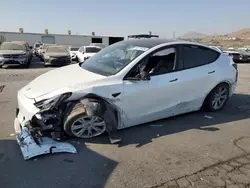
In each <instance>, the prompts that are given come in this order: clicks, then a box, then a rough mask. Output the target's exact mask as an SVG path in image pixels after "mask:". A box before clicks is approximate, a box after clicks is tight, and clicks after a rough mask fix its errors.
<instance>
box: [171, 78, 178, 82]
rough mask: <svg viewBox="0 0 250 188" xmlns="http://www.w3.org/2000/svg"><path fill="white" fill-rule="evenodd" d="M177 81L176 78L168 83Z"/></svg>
mask: <svg viewBox="0 0 250 188" xmlns="http://www.w3.org/2000/svg"><path fill="white" fill-rule="evenodd" d="M177 80H178V78H175V79H174V80H170V81H169V82H175V81H177Z"/></svg>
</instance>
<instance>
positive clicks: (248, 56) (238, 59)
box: [223, 50, 250, 63]
mask: <svg viewBox="0 0 250 188" xmlns="http://www.w3.org/2000/svg"><path fill="white" fill-rule="evenodd" d="M223 52H224V53H226V54H228V55H229V56H231V57H232V58H233V61H234V62H235V63H248V62H249V63H250V53H248V52H245V51H243V50H239V51H230V50H226V51H223Z"/></svg>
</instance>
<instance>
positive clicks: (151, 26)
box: [0, 0, 250, 37]
mask: <svg viewBox="0 0 250 188" xmlns="http://www.w3.org/2000/svg"><path fill="white" fill-rule="evenodd" d="M0 7H1V11H0V31H18V29H19V28H20V27H22V28H24V32H40V33H41V32H44V29H45V28H48V29H49V33H67V31H68V30H69V29H70V30H71V31H72V34H76V33H80V34H91V32H92V31H95V32H96V35H114V36H127V35H129V34H138V33H148V31H152V32H153V34H159V35H160V36H162V37H172V35H173V34H172V33H173V31H175V32H176V36H179V35H182V34H184V33H186V32H189V31H196V32H202V33H206V34H213V33H228V32H232V31H236V30H238V29H241V28H246V27H250V0H1V3H0Z"/></svg>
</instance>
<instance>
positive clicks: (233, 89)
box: [229, 81, 237, 97]
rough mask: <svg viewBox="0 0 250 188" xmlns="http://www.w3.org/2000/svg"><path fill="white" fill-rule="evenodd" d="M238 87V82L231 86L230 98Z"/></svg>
mask: <svg viewBox="0 0 250 188" xmlns="http://www.w3.org/2000/svg"><path fill="white" fill-rule="evenodd" d="M236 86H237V81H236V82H234V83H233V84H232V85H231V88H230V93H229V97H232V95H233V94H234V92H235V89H236Z"/></svg>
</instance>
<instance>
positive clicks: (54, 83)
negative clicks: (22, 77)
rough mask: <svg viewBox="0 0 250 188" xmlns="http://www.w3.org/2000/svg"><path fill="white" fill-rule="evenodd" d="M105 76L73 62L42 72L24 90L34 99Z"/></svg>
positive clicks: (87, 83)
mask: <svg viewBox="0 0 250 188" xmlns="http://www.w3.org/2000/svg"><path fill="white" fill-rule="evenodd" d="M103 78H106V77H105V76H102V75H99V74H95V73H92V72H89V71H87V70H85V69H83V68H81V67H80V66H79V64H73V65H68V66H64V67H62V68H57V69H54V70H51V71H49V72H47V73H45V74H42V75H41V76H39V77H37V78H36V79H34V80H33V81H31V82H30V83H29V84H28V85H26V86H25V87H24V88H23V89H22V90H23V92H24V93H25V95H26V97H28V98H32V99H34V98H38V97H41V96H43V95H46V94H49V93H51V92H54V91H57V90H63V89H65V88H70V87H72V86H74V85H77V84H84V85H89V84H90V83H92V82H94V81H97V80H100V79H103Z"/></svg>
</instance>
